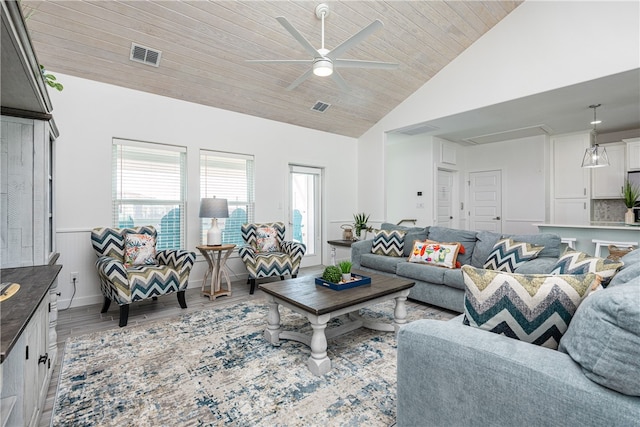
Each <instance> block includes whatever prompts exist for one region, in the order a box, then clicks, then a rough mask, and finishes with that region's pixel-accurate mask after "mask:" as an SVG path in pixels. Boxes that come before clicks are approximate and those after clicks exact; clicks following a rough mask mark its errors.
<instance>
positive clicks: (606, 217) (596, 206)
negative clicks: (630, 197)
mask: <svg viewBox="0 0 640 427" xmlns="http://www.w3.org/2000/svg"><path fill="white" fill-rule="evenodd" d="M625 212H627V207H626V206H625V205H624V201H623V200H622V199H610V200H605V199H602V200H594V201H593V205H592V209H591V220H592V221H613V222H618V221H619V222H624V214H625Z"/></svg>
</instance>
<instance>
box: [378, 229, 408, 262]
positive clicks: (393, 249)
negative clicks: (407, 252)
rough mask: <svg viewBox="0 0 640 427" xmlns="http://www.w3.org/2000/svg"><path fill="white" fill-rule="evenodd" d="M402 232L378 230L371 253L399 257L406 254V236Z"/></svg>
mask: <svg viewBox="0 0 640 427" xmlns="http://www.w3.org/2000/svg"><path fill="white" fill-rule="evenodd" d="M405 234H406V232H405V231H402V230H378V231H376V232H375V233H374V235H373V245H372V246H371V253H373V254H376V255H386V256H393V257H399V256H402V255H403V253H404V235H405Z"/></svg>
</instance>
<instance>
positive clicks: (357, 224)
mask: <svg viewBox="0 0 640 427" xmlns="http://www.w3.org/2000/svg"><path fill="white" fill-rule="evenodd" d="M353 221H354V224H353V228H354V229H355V230H356V237H357V238H358V239H360V235H361V232H362V230H364V231H369V226H368V225H367V221H369V215H367V214H365V213H364V212H362V213H357V214H353Z"/></svg>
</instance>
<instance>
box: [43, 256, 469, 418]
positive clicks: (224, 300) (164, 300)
mask: <svg viewBox="0 0 640 427" xmlns="http://www.w3.org/2000/svg"><path fill="white" fill-rule="evenodd" d="M310 274H313V275H320V274H322V267H309V268H303V269H301V270H300V274H299V275H300V276H303V275H310ZM268 280H279V279H278V278H274V279H262V280H261V281H260V282H259V283H265V282H266V281H268ZM231 289H232V291H233V295H232V296H230V297H226V296H225V297H219V298H217V299H216V300H214V301H209V298H207V297H203V296H201V295H200V289H195V288H194V289H188V290H187V291H186V292H185V293H186V301H187V307H188V308H186V309H181V308H180V305H179V304H178V300H177V298H176V295H173V294H172V295H165V296H162V297H158V300H157V301H153V300H148V301H140V302H138V303H135V304H132V305H131V307H130V308H129V322H128V324H127V326H126V327H130V326H137V325H144V324H148V323H151V322H155V321H156V320H159V319H164V318H171V317H177V316H179V315H181V314H185V313H190V312H195V311H200V310H203V309H206V308H211V307H214V306H215V307H225V306H228V305H235V304H238V303H241V302H246V301H251V300H261V299H265V294H264V293H263V292H262V291H260V290H256V292H255V293H254V294H253V295H249V285H247V284H246V282H233V283H232V285H231ZM101 308H102V304H94V305H87V306H82V307H74V308H70V309H68V310H65V311H59V312H58V325H57V329H56V330H57V332H58V356H57V360H56V364H55V367H54V369H53V374H52V377H51V383H50V384H49V391H48V394H47V400H46V403H45V407H44V409H43V412H42V417H41V418H40V423H39V426H40V427H46V426H49V425H50V424H51V416H52V409H53V403H54V399H55V395H56V389H57V387H58V376H59V375H60V362H61V360H62V358H63V355H64V346H65V341H66V340H67V338H69V337H73V336H78V335H84V334H88V333H92V332H98V331H105V330H109V329H116V328H118V327H119V326H118V320H119V309H118V305H117V304H111V307H110V308H109V311H108V312H107V313H104V314H102V313H100V309H101ZM433 310H434V312H441V313H443V315H445V316H447V317H451V318H452V317H454V316H456V315H457V313H454V312H450V311H447V310H444V309H440V308H438V307H433Z"/></svg>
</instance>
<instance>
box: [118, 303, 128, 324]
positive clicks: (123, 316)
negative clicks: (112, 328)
mask: <svg viewBox="0 0 640 427" xmlns="http://www.w3.org/2000/svg"><path fill="white" fill-rule="evenodd" d="M128 321H129V304H124V305H121V306H120V327H121V328H122V327H123V326H127V322H128Z"/></svg>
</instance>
